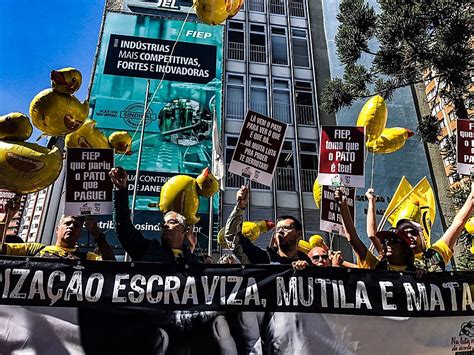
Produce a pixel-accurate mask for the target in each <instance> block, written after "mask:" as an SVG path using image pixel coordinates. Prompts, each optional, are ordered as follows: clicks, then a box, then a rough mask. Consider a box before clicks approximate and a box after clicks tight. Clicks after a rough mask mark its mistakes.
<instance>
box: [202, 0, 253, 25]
mask: <svg viewBox="0 0 474 355" xmlns="http://www.w3.org/2000/svg"><path fill="white" fill-rule="evenodd" d="M243 3H244V0H194V9H195V11H196V15H197V16H198V17H199V19H200V20H201V21H202V22H204V23H207V24H208V25H217V24H219V23H222V22H224V21H225V20H227V18H228V17H232V16H235V15H236V14H237V13H238V12H239V10H240V8H241V7H242V5H243Z"/></svg>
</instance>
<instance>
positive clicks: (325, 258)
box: [291, 247, 344, 270]
mask: <svg viewBox="0 0 474 355" xmlns="http://www.w3.org/2000/svg"><path fill="white" fill-rule="evenodd" d="M308 257H309V258H310V259H311V264H312V265H314V266H319V267H330V266H332V267H342V266H343V262H344V259H343V258H342V253H341V252H340V251H336V252H334V251H331V250H328V249H326V248H323V247H314V248H313V249H311V250H310V251H309V252H308ZM291 265H292V266H293V268H294V269H295V270H303V269H304V268H306V267H307V266H308V265H310V264H308V262H307V261H305V260H298V261H293V263H292V264H291Z"/></svg>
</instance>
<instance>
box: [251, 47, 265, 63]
mask: <svg viewBox="0 0 474 355" xmlns="http://www.w3.org/2000/svg"><path fill="white" fill-rule="evenodd" d="M250 61H251V62H256V63H266V62H267V53H266V48H265V46H260V45H258V44H250Z"/></svg>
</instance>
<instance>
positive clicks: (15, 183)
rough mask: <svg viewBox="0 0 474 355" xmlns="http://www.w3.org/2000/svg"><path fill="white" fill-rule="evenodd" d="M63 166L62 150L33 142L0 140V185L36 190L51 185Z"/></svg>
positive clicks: (20, 189)
mask: <svg viewBox="0 0 474 355" xmlns="http://www.w3.org/2000/svg"><path fill="white" fill-rule="evenodd" d="M62 165H63V158H62V154H61V150H60V149H59V148H58V147H53V148H52V149H48V148H45V147H42V146H40V145H38V144H34V143H26V142H0V171H1V172H2V173H1V174H0V188H5V189H8V190H11V191H14V192H16V193H20V194H27V193H32V192H37V191H39V190H42V189H44V188H45V187H47V186H49V185H50V184H52V183H53V182H54V181H55V180H56V179H57V178H58V176H59V173H60V172H61V168H62Z"/></svg>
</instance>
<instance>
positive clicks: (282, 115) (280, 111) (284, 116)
mask: <svg viewBox="0 0 474 355" xmlns="http://www.w3.org/2000/svg"><path fill="white" fill-rule="evenodd" d="M273 118H274V119H276V120H278V121H280V122H283V123H292V120H291V109H290V104H287V103H281V102H273Z"/></svg>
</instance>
